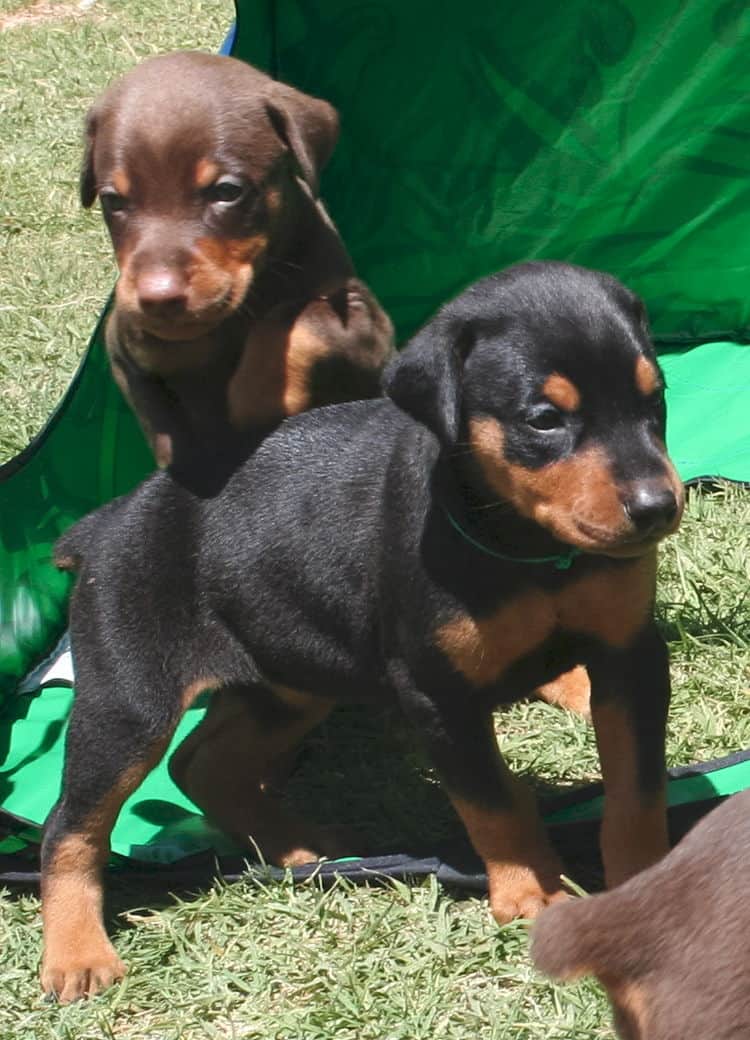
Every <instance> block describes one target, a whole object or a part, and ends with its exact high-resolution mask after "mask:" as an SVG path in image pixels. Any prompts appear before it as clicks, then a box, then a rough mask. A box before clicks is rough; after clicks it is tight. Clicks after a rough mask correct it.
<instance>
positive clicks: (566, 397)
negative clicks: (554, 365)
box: [542, 372, 581, 412]
mask: <svg viewBox="0 0 750 1040" xmlns="http://www.w3.org/2000/svg"><path fill="white" fill-rule="evenodd" d="M542 393H543V394H544V396H545V397H546V398H547V400H549V401H551V402H552V404H554V405H555V407H557V408H560V409H561V410H562V411H563V412H575V411H576V410H577V409H578V408H580V407H581V392H580V390H579V389H578V387H577V386H576V385H575V384H574V383H571V381H570V380H569V379H567V378H566V377H565V376H561V375H560V373H559V372H553V373H552V375H551V376H549V378H548V379H547V380H546V382H545V384H544V386H543V387H542Z"/></svg>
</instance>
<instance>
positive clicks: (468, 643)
mask: <svg viewBox="0 0 750 1040" xmlns="http://www.w3.org/2000/svg"><path fill="white" fill-rule="evenodd" d="M653 594H654V561H653V559H652V558H651V557H648V558H646V559H639V560H635V561H633V563H632V564H628V565H626V566H624V567H620V568H618V569H617V570H616V571H609V570H604V571H598V572H594V573H591V574H587V575H584V576H583V577H581V578H580V579H578V580H576V579H573V580H571V581H569V582H567V583H566V584H565V585H563V586H562V587H561V588H559V589H555V590H545V589H542V588H535V587H527V588H525V589H524V590H522V591H520V592H519V594H518V595H516V596H514V597H511V598H508V599H505V600H503V602H502V603H501V605H499V606H498V607H497V608H496V609H494V610H491V611H489V612H487V613H482V614H481V615H477V614H471V613H457V614H456V615H455V616H454V617H452V618H451V619H450V620H448V621H447V622H445V623H443V624H441V625H440V626H439V627H438V628H437V629H436V630H435V633H434V641H435V644H436V645H437V647H438V648H439V649H440V651H441V652H442V653H443V654H444V655H445V656H446V657H447V658H448V660H449V661H450V663H451V664H452V666H453V667H454V668H455V669H456V670H457V671H458V672H460V673H461V674H462V675H463V676H464V677H465V678H466V679H467V680H468V681H469V682H470V683H471V684H472V685H475V686H480V687H481V686H487V685H490V684H491V683H494V682H496V681H497V680H498V679H500V678H501V677H502V676H503V674H504V673H505V672H506V671H507V670H508V669H509V668H510V667H512V666H513V665H514V664H515V663H516V662H518V661H520V660H522V659H523V658H525V657H527V656H528V655H529V654H532V653H533V652H534V651H535V650H537V649H538V648H540V647H541V646H542V645H543V644H544V643H546V642H547V640H549V639H550V638H551V637H552V636H554V635H555V634H558V633H564V634H568V635H570V636H572V637H575V636H582V637H587V638H593V639H595V640H597V641H600V642H602V643H604V644H606V645H608V646H611V647H614V648H624V647H626V646H627V645H628V644H629V643H630V642H631V640H632V639H633V637H634V636H635V635H636V634H637V632H638V631H639V630H640V629H641V628H642V626H643V625H644V623H645V622H646V620H647V619H648V617H649V616H650V613H651V609H652V604H653Z"/></svg>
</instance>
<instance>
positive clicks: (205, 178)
mask: <svg viewBox="0 0 750 1040" xmlns="http://www.w3.org/2000/svg"><path fill="white" fill-rule="evenodd" d="M219 173H220V169H219V167H218V166H217V164H216V163H215V162H213V161H212V160H211V159H205V158H204V159H199V160H198V162H197V163H196V164H195V186H196V188H207V187H208V186H209V185H210V184H213V182H214V181H215V180H216V178H217V177H218V176H219Z"/></svg>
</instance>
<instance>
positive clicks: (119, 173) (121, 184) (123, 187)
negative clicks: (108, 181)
mask: <svg viewBox="0 0 750 1040" xmlns="http://www.w3.org/2000/svg"><path fill="white" fill-rule="evenodd" d="M112 187H113V188H114V189H115V191H116V192H117V194H118V195H125V196H127V195H129V194H130V189H131V183H130V177H128V175H127V173H126V172H125V170H123V169H121V168H120V169H117V170H115V172H114V173H113V174H112Z"/></svg>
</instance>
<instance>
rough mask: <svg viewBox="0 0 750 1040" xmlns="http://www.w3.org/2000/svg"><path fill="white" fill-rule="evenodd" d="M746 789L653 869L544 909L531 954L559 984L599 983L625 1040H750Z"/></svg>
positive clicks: (749, 814) (749, 809)
mask: <svg viewBox="0 0 750 1040" xmlns="http://www.w3.org/2000/svg"><path fill="white" fill-rule="evenodd" d="M749 865H750V791H745V792H743V793H742V794H738V795H735V796H734V797H733V798H730V799H729V800H728V801H727V802H725V803H724V804H723V805H722V806H720V808H718V809H715V810H714V811H713V812H711V813H709V815H708V816H707V817H706V818H705V819H703V820H701V822H700V823H699V824H698V825H697V826H696V827H695V828H694V829H693V830H692V831H691V832H690V833H689V834H688V835H687V837H685V838H684V839H683V840H682V841H681V842H680V843H679V845H677V847H676V848H675V849H674V850H673V851H672V852H671V853H670V854H669V855H668V856H667V857H666V858H665V859H663V860H662V861H661V862H660V863H657V864H656V866H653V867H651V868H649V869H648V870H645V871H643V873H641V874H638V875H636V876H635V877H634V878H632V879H631V880H630V881H628V882H626V883H625V884H624V885H621V886H620V887H619V888H616V889H614V890H613V891H612V892H606V893H604V894H602V895H597V896H593V897H592V898H590V899H582V900H576V901H574V902H570V903H562V904H558V905H556V906H554V907H551V908H550V909H549V910H546V911H545V912H544V913H543V914H542V916H541V917H540V918H539V921H538V922H537V924H536V927H535V928H534V935H533V945H532V955H533V958H534V961H535V962H536V964H537V966H538V967H539V968H541V970H542V971H544V972H546V973H547V974H548V975H551V976H552V977H553V978H559V979H568V980H570V979H576V978H579V977H580V976H582V975H595V976H596V977H597V978H598V979H599V981H600V982H601V983H602V985H603V986H604V987H605V988H606V990H607V993H608V995H609V998H610V1001H611V1003H612V1008H613V1011H614V1016H615V1024H616V1026H617V1031H618V1034H619V1035H620V1036H621V1037H623V1038H624V1040H740V1038H744V1037H748V1036H750V975H748V955H750V884H749V883H748V877H750V872H749V871H748V866H749Z"/></svg>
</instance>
